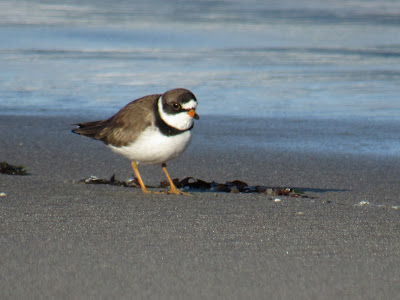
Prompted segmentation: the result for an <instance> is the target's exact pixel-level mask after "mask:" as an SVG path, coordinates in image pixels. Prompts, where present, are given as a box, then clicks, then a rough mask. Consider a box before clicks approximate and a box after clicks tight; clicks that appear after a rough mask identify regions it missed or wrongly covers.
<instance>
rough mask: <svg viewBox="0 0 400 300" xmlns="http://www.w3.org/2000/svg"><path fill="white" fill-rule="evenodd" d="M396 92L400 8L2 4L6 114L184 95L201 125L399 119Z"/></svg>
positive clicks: (292, 0) (394, 4) (102, 108)
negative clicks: (192, 98) (246, 120)
mask: <svg viewBox="0 0 400 300" xmlns="http://www.w3.org/2000/svg"><path fill="white" fill-rule="evenodd" d="M399 83H400V2H399V1H389V0H384V1H382V0H374V1H366V0H363V1H355V0H350V1H347V0H337V1H310V0H300V1H299V0H277V1H254V0H250V1H249V0H225V1H224V0H215V1H211V0H204V1H165V0H146V1H127V0H120V1H118V0H116V1H104V0H103V1H97V0H79V1H78V0H76V1H73V0H69V1H68V0H64V1H61V0H51V1H38V0H29V1H28V0H27V1H19V0H1V1H0V113H1V114H9V115H10V114H11V115H24V114H29V115H44V114H45V115H60V114H61V115H64V114H71V115H72V114H85V113H93V112H94V113H96V114H98V115H104V116H109V115H110V114H112V113H115V112H116V111H117V110H118V109H120V108H121V107H122V106H124V105H125V104H126V103H128V102H129V101H131V100H133V99H136V98H138V97H141V96H143V95H147V94H152V93H163V92H164V91H166V90H168V89H172V88H176V87H185V88H188V89H190V90H192V91H193V92H194V93H195V95H196V96H197V98H198V100H199V103H200V104H199V108H198V111H199V114H200V115H225V116H226V115H233V116H238V117H259V116H265V117H269V116H278V117H290V118H292V117H298V118H310V117H315V118H324V119H325V118H328V119H332V118H334V119H341V118H351V119H354V118H378V119H382V118H383V119H391V118H393V119H394V118H397V117H399V115H400V98H399V95H400V84H399Z"/></svg>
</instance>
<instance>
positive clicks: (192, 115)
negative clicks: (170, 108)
mask: <svg viewBox="0 0 400 300" xmlns="http://www.w3.org/2000/svg"><path fill="white" fill-rule="evenodd" d="M188 115H189V116H191V117H192V118H195V119H196V120H198V119H200V117H199V115H198V114H196V111H195V110H194V109H191V110H189V111H188Z"/></svg>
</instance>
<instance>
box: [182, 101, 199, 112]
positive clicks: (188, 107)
mask: <svg viewBox="0 0 400 300" xmlns="http://www.w3.org/2000/svg"><path fill="white" fill-rule="evenodd" d="M196 106H197V101H195V100H193V99H192V100H190V101H189V102H186V103H183V104H182V105H181V107H182V108H183V109H185V110H191V109H195V108H196Z"/></svg>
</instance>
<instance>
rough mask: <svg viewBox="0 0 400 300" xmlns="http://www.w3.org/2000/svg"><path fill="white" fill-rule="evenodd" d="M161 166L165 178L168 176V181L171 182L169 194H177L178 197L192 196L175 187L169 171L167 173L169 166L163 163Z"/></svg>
mask: <svg viewBox="0 0 400 300" xmlns="http://www.w3.org/2000/svg"><path fill="white" fill-rule="evenodd" d="M161 166H162V169H163V171H164V173H165V176H167V179H168V181H169V186H170V189H169V191H168V194H176V195H187V196H190V194H189V193H185V192H182V191H181V190H178V189H177V187H176V186H175V184H174V183H173V182H172V180H171V177H169V174H168V171H167V164H165V163H163V164H162V165H161Z"/></svg>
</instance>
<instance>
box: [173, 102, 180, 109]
mask: <svg viewBox="0 0 400 300" xmlns="http://www.w3.org/2000/svg"><path fill="white" fill-rule="evenodd" d="M172 108H173V109H175V110H178V109H180V108H181V105H180V104H179V103H173V104H172Z"/></svg>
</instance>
